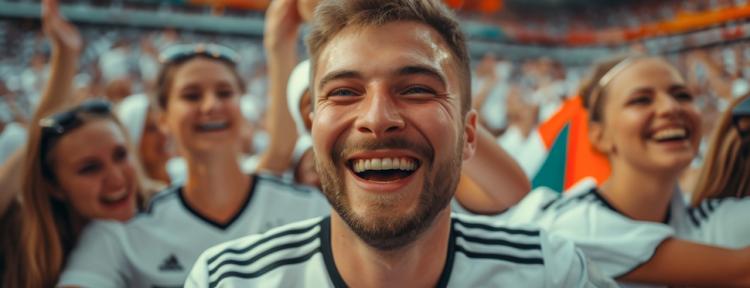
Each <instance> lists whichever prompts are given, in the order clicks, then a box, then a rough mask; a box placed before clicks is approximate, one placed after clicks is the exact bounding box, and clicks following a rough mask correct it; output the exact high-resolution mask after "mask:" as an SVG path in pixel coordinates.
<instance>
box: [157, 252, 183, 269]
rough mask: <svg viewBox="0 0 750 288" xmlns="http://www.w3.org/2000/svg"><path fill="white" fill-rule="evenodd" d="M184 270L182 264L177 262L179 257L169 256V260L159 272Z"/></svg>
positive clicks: (163, 263)
mask: <svg viewBox="0 0 750 288" xmlns="http://www.w3.org/2000/svg"><path fill="white" fill-rule="evenodd" d="M182 270H184V268H182V264H180V261H179V260H177V257H176V256H174V254H169V256H168V257H167V259H164V262H162V263H161V265H159V271H182Z"/></svg>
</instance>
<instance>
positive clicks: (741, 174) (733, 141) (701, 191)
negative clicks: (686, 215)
mask: <svg viewBox="0 0 750 288" xmlns="http://www.w3.org/2000/svg"><path fill="white" fill-rule="evenodd" d="M748 98H750V94H746V95H745V96H742V97H740V98H738V99H734V101H732V103H731V105H729V107H728V108H727V109H726V110H725V111H724V113H723V114H722V115H721V119H720V120H719V123H718V126H716V130H715V131H714V132H713V135H712V136H711V140H710V141H709V146H708V147H709V148H708V153H707V154H706V158H705V160H704V161H703V168H702V169H701V173H700V175H699V176H698V183H697V185H696V187H695V190H694V191H695V192H694V193H693V199H692V201H691V204H692V205H693V206H697V205H699V204H700V203H701V202H702V201H703V200H706V199H709V198H728V197H742V196H746V195H747V194H748V192H750V155H747V154H743V153H742V139H741V137H740V135H739V133H738V131H737V129H736V128H735V127H734V125H733V122H732V109H734V107H736V106H737V105H738V104H739V103H741V102H742V101H743V100H746V99H748ZM745 145H748V144H745Z"/></svg>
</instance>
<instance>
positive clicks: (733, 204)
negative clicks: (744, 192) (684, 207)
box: [698, 198, 750, 249]
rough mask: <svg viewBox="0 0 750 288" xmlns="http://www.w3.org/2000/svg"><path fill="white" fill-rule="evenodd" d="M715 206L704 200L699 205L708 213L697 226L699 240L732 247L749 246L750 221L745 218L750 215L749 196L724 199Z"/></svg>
mask: <svg viewBox="0 0 750 288" xmlns="http://www.w3.org/2000/svg"><path fill="white" fill-rule="evenodd" d="M709 201H711V200H709ZM709 204H712V205H709ZM717 206H718V207H714V205H713V203H709V202H704V204H702V205H701V206H700V207H699V209H702V210H703V211H705V212H704V214H708V216H707V218H706V222H705V223H701V226H700V228H699V230H700V236H698V237H699V238H701V239H699V241H701V242H704V243H708V244H711V245H717V246H721V247H726V248H732V249H739V248H744V247H746V246H749V245H750V222H748V221H747V220H746V219H747V217H748V216H750V198H743V199H724V200H723V201H721V203H720V204H718V205H717ZM711 210H713V212H711Z"/></svg>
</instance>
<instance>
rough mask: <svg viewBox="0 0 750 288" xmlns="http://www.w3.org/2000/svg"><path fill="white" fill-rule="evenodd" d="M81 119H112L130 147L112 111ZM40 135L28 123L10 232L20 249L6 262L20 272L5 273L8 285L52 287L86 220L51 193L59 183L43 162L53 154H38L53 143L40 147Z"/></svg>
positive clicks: (141, 199) (38, 129) (140, 184)
mask: <svg viewBox="0 0 750 288" xmlns="http://www.w3.org/2000/svg"><path fill="white" fill-rule="evenodd" d="M63 110H64V109H63ZM51 114H54V113H51ZM35 118H41V117H35ZM81 119H82V121H84V123H88V122H90V121H95V119H104V120H107V121H113V122H114V123H115V124H116V125H117V127H119V130H120V132H121V133H122V135H123V136H124V137H125V140H126V143H127V148H128V151H134V150H133V149H132V146H131V145H130V139H129V137H128V133H127V131H126V130H125V127H124V126H122V124H121V123H120V121H118V120H117V118H115V117H114V116H113V115H111V114H110V115H108V116H94V115H91V116H88V115H87V116H84V117H81ZM32 123H39V119H35V121H34V122H32ZM84 125H86V124H84ZM62 137H65V136H62ZM41 138H42V128H41V126H39V125H33V126H31V129H30V131H29V141H28V144H29V145H28V146H27V150H26V159H25V162H24V163H23V169H24V176H23V188H22V189H23V191H22V201H21V208H20V212H19V213H20V215H21V219H20V221H21V223H22V225H21V228H20V232H19V235H14V236H16V237H20V239H19V243H20V244H19V246H20V249H19V250H20V251H19V252H18V253H17V254H18V255H17V257H18V259H16V261H17V262H18V263H9V266H10V265H15V266H17V267H18V268H16V269H17V271H19V272H21V273H18V274H17V275H9V274H10V273H8V275H6V276H8V278H9V279H5V281H6V283H5V284H9V285H10V286H11V287H53V286H54V285H55V284H56V283H57V280H58V277H59V276H60V273H61V272H62V269H63V265H64V264H65V259H66V258H67V257H68V254H69V253H70V252H71V251H72V249H73V248H74V246H75V244H76V242H77V241H78V236H79V235H80V232H81V230H82V229H83V227H84V225H85V224H86V222H87V219H84V218H83V217H82V216H81V215H79V214H78V213H77V212H76V211H75V210H74V209H73V207H71V206H70V205H69V203H67V202H65V201H63V200H60V199H57V198H55V197H53V196H52V195H53V194H54V193H55V192H56V191H59V189H60V187H59V186H58V184H57V181H55V179H50V177H48V176H45V175H44V173H43V168H44V167H43V166H44V165H51V163H49V162H51V161H54V157H47V159H50V160H49V161H47V162H48V163H42V160H41V159H42V155H41V154H42V153H51V152H50V151H51V150H52V147H53V145H54V144H53V145H49V147H48V149H47V150H48V151H40V150H41V149H42V148H41V146H42V145H41V140H42V139H41ZM132 155H134V154H132ZM50 156H54V155H50ZM133 161H134V163H135V165H134V166H135V167H136V171H137V173H136V174H137V176H138V181H139V183H138V188H139V198H138V199H139V204H143V201H145V196H144V195H143V193H144V190H143V189H142V187H143V185H142V183H141V182H140V181H143V179H144V177H143V172H142V170H141V169H140V168H139V165H138V161H137V160H135V158H133ZM52 178H54V177H52ZM11 262H12V260H11Z"/></svg>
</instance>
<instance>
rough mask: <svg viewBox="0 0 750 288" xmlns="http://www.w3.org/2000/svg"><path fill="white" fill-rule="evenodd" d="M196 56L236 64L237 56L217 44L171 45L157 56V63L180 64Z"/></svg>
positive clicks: (230, 50)
mask: <svg viewBox="0 0 750 288" xmlns="http://www.w3.org/2000/svg"><path fill="white" fill-rule="evenodd" d="M197 56H203V57H208V58H212V59H218V60H223V61H227V62H229V63H232V64H237V62H238V60H239V56H238V55H237V52H234V50H232V49H229V48H227V47H225V46H221V45H217V44H203V43H201V44H183V45H173V46H170V47H169V48H167V49H165V50H164V52H162V53H161V54H159V62H161V63H162V64H171V63H178V62H182V61H185V60H188V59H191V58H194V57H197Z"/></svg>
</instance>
